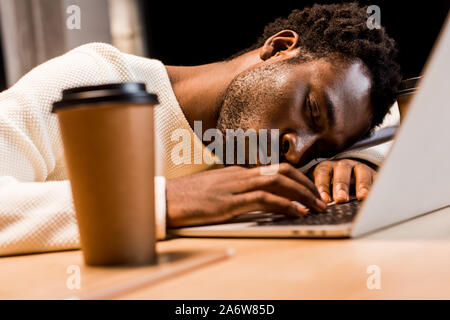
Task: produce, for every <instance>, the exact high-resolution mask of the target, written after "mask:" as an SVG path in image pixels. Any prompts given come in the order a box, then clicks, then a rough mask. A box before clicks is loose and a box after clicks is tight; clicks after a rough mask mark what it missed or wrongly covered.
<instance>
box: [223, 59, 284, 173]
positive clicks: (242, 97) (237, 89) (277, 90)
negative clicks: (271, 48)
mask: <svg viewBox="0 0 450 320" xmlns="http://www.w3.org/2000/svg"><path fill="white" fill-rule="evenodd" d="M284 65H286V63H284V62H282V61H281V62H276V63H273V64H268V65H263V66H260V67H257V68H254V69H251V70H247V71H245V72H243V73H241V74H239V75H238V76H237V77H236V78H235V79H233V81H231V83H230V85H229V86H228V88H227V90H226V91H225V94H224V96H223V100H222V103H221V107H220V109H219V117H218V121H217V129H218V130H219V131H220V132H221V133H222V135H223V138H224V146H225V145H227V143H229V142H228V141H227V139H228V138H229V133H227V131H230V130H234V131H237V130H240V129H241V130H242V131H244V132H249V131H251V130H254V131H255V132H256V134H261V132H260V129H272V128H271V126H270V119H272V118H273V117H274V115H273V113H274V111H275V112H276V110H277V108H276V107H274V106H277V105H278V104H279V102H280V101H281V100H282V99H283V96H282V95H283V94H282V92H283V90H282V86H283V84H284V83H285V81H284V80H285V74H286V73H285V72H283V71H284V70H283V66H284ZM242 131H241V132H242ZM258 138H260V136H258ZM273 138H274V137H273V135H272V131H270V130H268V132H267V140H266V143H264V144H266V147H263V148H265V154H266V156H267V157H271V156H272V154H273V155H275V154H276V157H277V158H278V154H279V152H280V150H279V148H278V147H277V150H273V148H272V147H273V146H274V144H273V143H272V139H273ZM279 138H280V137H279V136H277V137H276V139H277V143H278V144H277V146H278V145H279ZM233 141H234V142H233V143H234V150H237V151H238V152H239V150H240V149H239V146H237V139H234V137H233ZM249 142H250V139H247V138H245V163H244V164H239V163H238V162H237V153H238V152H234V157H235V159H234V162H233V164H239V165H244V166H246V167H255V166H258V165H261V164H267V163H265V162H266V161H267V160H262V159H261V154H260V153H259V152H258V151H259V150H260V148H261V146H262V145H261V141H259V144H258V146H256V147H255V145H254V144H249ZM274 151H275V152H276V153H274ZM243 152H244V151H243ZM255 158H256V159H257V160H256V162H257V163H256V164H255V163H250V162H249V160H250V159H255ZM224 159H226V152H225V150H224ZM272 159H273V158H272ZM224 163H225V161H224Z"/></svg>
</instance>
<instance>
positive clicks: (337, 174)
mask: <svg viewBox="0 0 450 320" xmlns="http://www.w3.org/2000/svg"><path fill="white" fill-rule="evenodd" d="M352 170H353V165H352V162H351V161H345V160H342V161H339V162H337V164H336V165H335V167H334V172H333V199H334V201H336V203H343V202H348V201H349V199H350V195H349V194H350V183H351V178H352Z"/></svg>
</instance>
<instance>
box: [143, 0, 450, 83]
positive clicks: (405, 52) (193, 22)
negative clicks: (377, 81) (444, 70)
mask: <svg viewBox="0 0 450 320" xmlns="http://www.w3.org/2000/svg"><path fill="white" fill-rule="evenodd" d="M334 2H342V1H338V0H335V1H303V0H298V1H295V2H292V3H291V2H287V1H280V0H279V1H270V2H269V1H259V2H253V3H249V2H248V1H245V2H244V1H241V2H229V1H209V2H208V4H206V5H205V4H201V3H194V2H191V1H189V2H188V1H184V2H177V3H175V2H172V1H154V0H141V6H142V14H143V16H144V19H145V22H146V31H147V38H148V46H149V52H150V56H151V57H152V58H156V59H160V60H162V61H163V62H164V63H165V64H172V65H195V64H202V63H208V62H213V61H218V60H221V59H224V58H226V57H228V56H230V55H231V54H233V53H236V52H237V51H239V50H241V49H244V48H246V47H248V46H250V45H252V44H253V43H254V42H255V41H256V39H257V38H258V37H259V36H260V35H261V33H262V30H263V28H264V26H265V25H266V24H267V23H269V22H271V21H273V20H274V19H275V18H277V17H278V16H286V15H288V14H289V12H290V11H291V10H292V9H296V8H300V9H301V8H303V7H305V6H307V5H311V4H313V3H334ZM359 2H360V3H361V4H367V5H370V4H376V5H378V6H380V8H381V24H382V25H384V26H385V27H386V29H387V31H388V33H389V34H390V35H391V36H392V37H393V38H394V39H396V40H397V43H398V45H399V49H400V57H399V60H400V63H401V66H402V71H403V74H404V76H405V77H412V76H416V75H418V74H420V72H421V70H422V67H423V65H424V63H425V61H426V58H427V56H428V54H429V52H430V49H431V48H432V46H433V43H434V40H435V39H436V36H437V35H438V33H439V30H440V28H441V26H442V24H443V22H444V20H445V17H446V15H447V13H448V11H449V7H450V1H448V0H433V1H420V2H414V3H413V2H412V1H392V0H390V1H389V0H388V1H375V0H372V1H365V0H363V1H359Z"/></svg>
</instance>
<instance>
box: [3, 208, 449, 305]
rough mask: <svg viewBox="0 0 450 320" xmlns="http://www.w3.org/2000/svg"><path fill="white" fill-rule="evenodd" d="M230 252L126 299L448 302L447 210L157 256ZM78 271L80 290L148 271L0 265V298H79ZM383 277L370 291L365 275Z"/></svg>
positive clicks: (54, 256)
mask: <svg viewBox="0 0 450 320" xmlns="http://www.w3.org/2000/svg"><path fill="white" fill-rule="evenodd" d="M217 248H234V249H235V251H236V254H235V255H234V256H233V257H231V258H230V259H227V260H224V261H222V262H217V263H215V264H211V265H209V266H205V267H202V268H200V269H197V270H194V271H191V272H189V273H186V274H183V275H180V276H177V277H174V278H171V279H168V280H164V281H161V282H159V283H157V284H155V285H152V286H149V287H145V288H143V289H139V290H136V291H133V292H130V293H128V294H126V295H122V296H119V297H118V298H123V299H450V208H446V209H443V210H440V211H437V212H435V213H432V214H429V215H426V216H423V217H420V218H417V219H414V220H411V221H409V222H406V223H403V224H400V225H397V226H394V227H391V228H388V229H385V230H382V231H379V232H376V233H373V234H370V235H367V236H365V237H361V238H358V239H347V240H294V239H291V240H281V239H280V240H277V239H254V240H249V239H176V240H170V241H165V242H161V243H159V244H158V250H159V252H160V253H162V254H165V255H167V254H176V253H178V254H181V253H183V252H184V253H188V252H196V251H198V250H203V249H217ZM69 265H80V266H81V273H82V277H83V285H84V286H88V287H89V286H93V285H94V284H95V285H97V286H98V285H106V284H108V283H109V282H111V281H120V280H124V279H128V278H130V277H136V276H139V274H143V272H145V268H144V269H142V268H138V269H131V270H128V269H127V270H121V269H120V268H112V269H104V268H89V267H85V266H84V265H83V263H82V257H81V252H80V251H69V252H60V253H49V254H39V255H29V256H19V257H7V258H0V298H2V299H4V298H60V297H61V295H77V291H76V290H75V291H69V290H68V289H67V288H66V286H65V284H66V280H67V277H68V274H67V273H66V270H67V267H68V266H69ZM370 265H377V266H379V267H380V269H381V289H380V290H376V289H375V290H369V289H368V288H367V286H366V282H367V278H368V277H369V276H370V275H369V274H367V273H366V269H367V267H368V266H370Z"/></svg>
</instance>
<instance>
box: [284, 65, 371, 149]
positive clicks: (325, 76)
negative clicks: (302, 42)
mask: <svg viewBox="0 0 450 320" xmlns="http://www.w3.org/2000/svg"><path fill="white" fill-rule="evenodd" d="M295 69H296V70H293V71H294V72H293V73H291V75H292V76H293V77H296V78H297V79H299V81H300V82H302V83H303V84H302V85H303V86H305V85H306V86H308V87H309V92H310V93H311V94H312V95H313V96H314V98H315V99H317V100H320V103H323V104H326V103H329V104H331V106H330V107H331V108H333V109H334V115H335V123H334V124H333V125H332V126H331V124H330V126H329V127H328V128H327V130H325V132H324V134H325V135H328V138H329V139H330V140H334V142H335V144H336V145H342V146H344V145H345V144H346V143H347V141H349V140H354V139H357V138H358V137H359V136H360V135H362V134H364V133H365V131H366V130H367V129H368V127H369V125H370V120H371V116H372V111H371V103H370V90H371V85H372V82H371V79H370V76H369V72H368V70H367V68H366V67H365V66H364V64H363V63H362V62H360V61H358V60H353V61H342V60H328V59H318V60H313V61H310V62H307V63H303V64H299V65H298V66H297V67H296V68H295Z"/></svg>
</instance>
